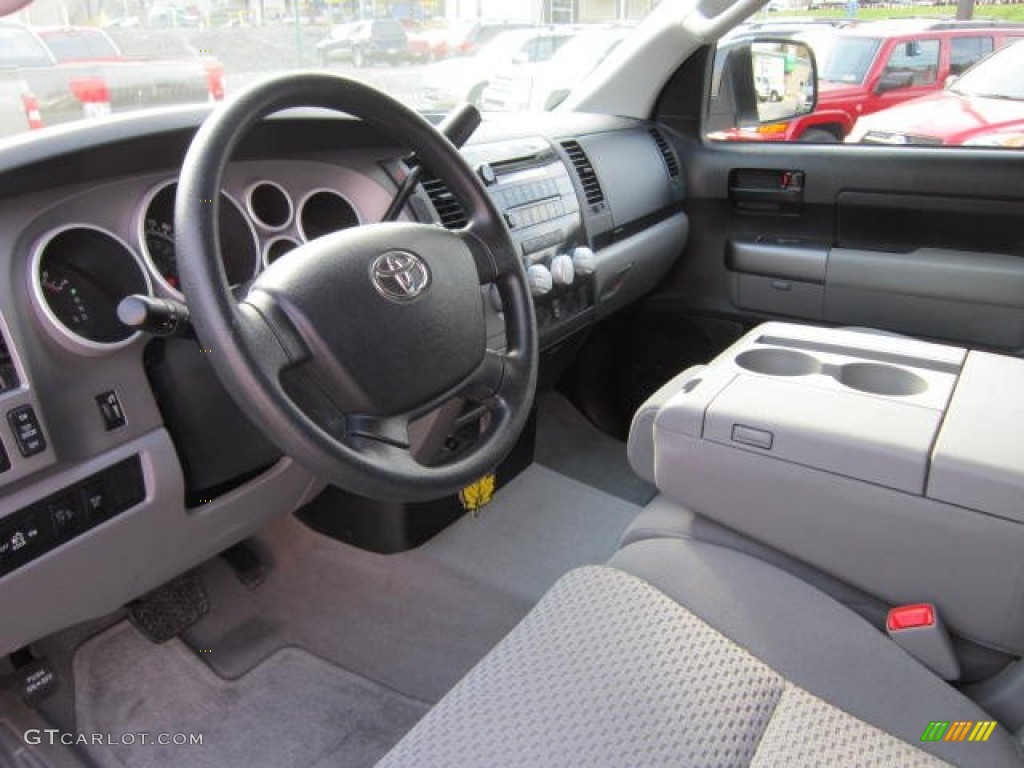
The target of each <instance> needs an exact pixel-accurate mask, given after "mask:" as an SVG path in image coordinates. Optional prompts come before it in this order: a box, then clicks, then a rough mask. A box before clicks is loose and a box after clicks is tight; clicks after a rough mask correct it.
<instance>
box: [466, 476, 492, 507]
mask: <svg viewBox="0 0 1024 768" xmlns="http://www.w3.org/2000/svg"><path fill="white" fill-rule="evenodd" d="M494 486H495V477H494V475H493V474H490V475H484V476H483V477H481V478H480V479H479V480H477V481H476V482H475V483H473V484H472V485H467V486H466V487H465V488H463V489H462V490H461V491H459V501H460V502H461V503H462V508H463V509H465V510H466V511H467V512H472V513H473V514H474V515H475V514H476V513H477V512H478V511H479V510H480V509H481V508H483V507H486V506H487V505H488V504H490V503H491V499H493V498H494Z"/></svg>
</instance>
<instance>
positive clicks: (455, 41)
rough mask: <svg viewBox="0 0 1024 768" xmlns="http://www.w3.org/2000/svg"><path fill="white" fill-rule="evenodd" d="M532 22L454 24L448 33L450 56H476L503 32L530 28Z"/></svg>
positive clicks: (447, 52)
mask: <svg viewBox="0 0 1024 768" xmlns="http://www.w3.org/2000/svg"><path fill="white" fill-rule="evenodd" d="M532 26H533V25H532V24H529V23H526V22H521V21H473V22H469V23H468V24H467V23H463V24H457V25H454V26H453V27H452V28H451V30H450V31H449V34H448V41H447V51H446V54H447V55H449V56H474V55H476V54H477V53H479V52H480V50H481V49H482V48H483V47H484V46H485V45H487V44H488V43H489V42H491V41H492V40H494V38H496V37H497V36H498V35H500V34H501V33H502V32H509V31H511V30H513V29H529V28H530V27H532Z"/></svg>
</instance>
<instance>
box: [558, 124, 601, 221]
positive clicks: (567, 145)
mask: <svg viewBox="0 0 1024 768" xmlns="http://www.w3.org/2000/svg"><path fill="white" fill-rule="evenodd" d="M562 149H564V150H565V153H566V154H567V155H569V160H570V161H571V162H572V165H573V167H574V168H575V169H576V175H577V176H579V179H580V184H582V185H583V194H585V195H586V196H587V203H588V204H589V205H591V206H594V205H599V204H601V203H603V202H604V191H603V190H602V189H601V182H600V181H598V179H597V173H596V172H595V171H594V166H592V165H591V164H590V158H589V157H587V153H586V152H584V151H583V147H581V146H580V143H579V142H578V141H573V140H569V141H563V142H562Z"/></svg>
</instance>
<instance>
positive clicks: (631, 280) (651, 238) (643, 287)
mask: <svg viewBox="0 0 1024 768" xmlns="http://www.w3.org/2000/svg"><path fill="white" fill-rule="evenodd" d="M689 232H690V220H689V218H688V217H687V216H686V214H685V213H677V214H674V215H673V216H671V217H669V218H667V219H665V220H664V221H660V222H658V223H657V224H655V225H654V226H652V227H649V228H648V229H646V230H644V231H643V232H640V233H638V234H636V235H633V236H632V237H628V238H626V239H625V240H620V241H619V242H617V243H613V244H612V245H609V246H608V247H607V248H602V249H601V250H600V251H596V252H595V254H594V257H595V261H596V269H595V271H594V291H595V296H596V297H597V298H596V301H597V315H598V318H603V317H607V316H608V315H610V314H612V313H613V312H615V311H616V310H618V309H621V308H622V307H624V306H625V305H627V304H629V303H631V302H632V301H634V300H635V299H638V298H640V297H641V296H643V295H644V294H645V293H647V292H648V291H651V290H653V289H654V287H655V286H656V285H657V284H658V283H659V282H660V281H661V279H662V278H663V277H664V276H665V275H666V274H667V273H668V271H669V269H671V267H672V265H673V264H674V263H675V261H676V259H677V258H678V257H679V254H680V253H682V251H683V248H684V247H685V246H686V238H687V236H688V235H689Z"/></svg>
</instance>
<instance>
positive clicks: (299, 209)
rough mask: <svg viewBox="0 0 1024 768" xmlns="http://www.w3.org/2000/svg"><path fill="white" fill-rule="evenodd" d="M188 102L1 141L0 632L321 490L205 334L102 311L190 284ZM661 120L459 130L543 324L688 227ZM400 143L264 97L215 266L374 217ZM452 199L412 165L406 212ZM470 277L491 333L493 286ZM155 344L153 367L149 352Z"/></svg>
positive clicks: (532, 122) (165, 570) (166, 571)
mask: <svg viewBox="0 0 1024 768" xmlns="http://www.w3.org/2000/svg"><path fill="white" fill-rule="evenodd" d="M206 112H207V110H206V108H196V109H182V110H172V111H165V112H163V113H159V114H153V115H142V116H134V117H125V118H114V119H111V120H109V121H103V122H102V123H95V124H83V125H81V126H72V127H69V128H63V129H58V130H55V131H53V132H52V133H51V134H50V135H39V136H33V137H30V138H29V139H26V140H24V141H15V142H13V143H12V144H10V145H9V146H6V147H0V275H2V279H0V336H2V337H3V339H4V344H3V346H2V348H0V415H2V418H0V613H2V614H3V615H7V616H12V615H17V616H19V617H22V618H21V620H20V621H18V622H4V623H3V624H2V626H0V652H6V651H10V650H13V649H14V648H17V647H19V646H21V645H24V644H25V643H27V642H30V641H31V640H33V639H35V638H38V637H40V636H42V635H44V634H46V633H49V632H52V631H54V630H56V629H58V628H60V627H62V626H67V625H69V624H71V623H74V622H76V621H80V620H84V619H87V618H91V617H94V616H97V615H101V614H103V613H105V612H109V611H111V610H114V609H116V608H117V607H118V606H120V605H122V604H123V603H124V602H126V601H127V600H129V599H131V598H133V597H135V596H138V595H139V594H141V593H143V592H145V591H146V590H148V589H151V588H153V587H155V586H157V585H159V584H160V583H162V582H163V581H165V580H166V579H168V578H171V577H173V576H174V575H176V574H178V573H180V572H182V571H184V570H185V569H187V568H189V567H191V566H192V565H194V564H196V563H198V562H200V561H202V560H203V559H205V558H207V557H210V556H212V555H213V554H216V553H217V552H218V551H221V550H222V549H224V548H226V547H227V546H230V544H232V543H234V542H236V541H238V540H239V539H241V538H243V537H244V536H246V535H249V534H250V533H252V532H253V531H255V530H258V529H259V528H260V527H261V526H262V525H264V524H265V523H266V522H267V521H269V520H270V519H272V518H273V517H275V516H278V515H281V514H286V513H288V512H290V511H293V510H294V509H295V508H297V507H298V506H299V505H301V504H302V503H303V502H304V501H305V500H307V499H309V498H310V497H312V496H313V495H315V494H316V493H317V492H318V491H319V490H320V487H321V484H320V482H319V481H318V480H317V478H315V477H312V476H311V475H309V474H308V473H306V472H305V470H303V469H302V468H301V467H299V466H297V465H296V464H295V463H294V462H292V461H291V460H289V459H288V458H286V457H281V456H280V455H279V454H278V453H277V452H276V451H275V449H274V448H273V446H272V445H270V443H269V442H267V441H265V440H263V439H262V436H260V435H258V434H256V433H255V430H253V429H252V428H251V426H249V425H248V423H247V421H246V420H245V419H244V417H242V416H241V414H240V413H237V412H235V411H233V410H232V408H233V406H232V404H231V401H230V399H229V398H227V397H226V396H225V395H224V393H223V388H220V389H219V390H218V385H217V384H216V382H214V380H213V379H212V377H211V376H210V375H209V372H208V371H205V370H204V364H203V360H202V355H203V354H209V353H210V351H208V350H203V349H201V347H200V346H199V345H198V344H196V343H195V342H190V341H185V340H176V341H175V342H166V343H165V342H163V341H154V340H151V339H149V338H148V337H145V336H143V335H142V334H139V333H137V332H135V331H133V330H132V329H128V328H125V327H124V326H121V325H120V324H119V322H118V321H117V318H116V313H115V312H114V310H115V308H116V303H117V301H119V300H120V298H122V297H123V295H126V294H127V293H149V294H151V295H154V296H159V297H167V298H174V299H179V300H181V299H184V298H185V297H183V296H182V295H181V294H180V292H179V284H178V281H177V275H176V266H175V261H174V250H173V235H174V232H173V218H172V217H171V216H170V211H171V210H172V209H173V205H172V203H173V191H174V183H175V180H176V168H178V167H179V166H180V163H181V159H182V157H183V156H184V153H185V151H186V149H187V146H188V142H189V140H190V137H191V135H192V134H193V132H194V131H195V129H196V128H197V127H198V125H199V123H200V122H201V120H202V118H203V116H204V115H205V114H206ZM669 138H670V137H667V135H666V133H665V132H664V131H661V130H659V129H657V128H655V127H654V126H652V125H650V124H647V123H643V122H637V121H629V120H622V119H616V118H606V117H599V116H588V115H564V116H547V117H544V118H542V119H541V118H538V116H536V115H533V116H529V117H528V118H522V119H520V118H516V117H515V116H507V117H505V118H503V119H502V120H501V121H500V122H497V121H496V122H485V123H484V125H483V126H482V127H481V129H480V130H479V131H478V133H477V135H476V136H475V137H474V138H473V140H472V141H471V143H470V144H469V145H468V146H467V147H466V149H465V150H464V156H465V157H466V159H467V160H468V161H469V162H470V163H471V164H472V165H473V166H474V167H476V168H477V169H478V171H479V173H480V175H481V178H482V179H483V181H484V183H485V184H486V185H487V186H488V188H489V191H490V192H491V194H492V197H493V198H494V199H495V201H496V202H497V203H498V204H499V207H500V209H501V210H502V211H503V212H504V213H505V215H506V222H507V225H508V226H509V228H510V232H511V233H512V236H513V239H514V240H515V241H516V243H517V245H519V246H520V248H521V252H522V255H523V260H524V265H525V266H527V267H528V268H529V269H530V277H531V285H533V284H534V282H535V281H536V282H537V290H536V291H535V294H536V298H535V304H536V308H537V315H538V319H539V323H540V325H541V337H542V343H544V344H554V343H556V342H557V341H559V340H560V339H562V338H564V337H565V336H567V335H569V334H572V333H575V332H577V331H578V330H580V329H582V328H585V327H587V326H588V325H590V324H592V323H593V322H595V321H596V320H598V319H600V318H601V317H604V316H606V315H607V314H609V313H611V312H613V311H615V310H617V309H619V308H621V307H622V306H625V305H626V304H628V303H630V302H632V301H634V300H635V299H637V298H639V297H640V296H642V295H643V294H644V293H646V292H647V291H649V290H650V289H652V288H653V287H654V285H655V284H656V283H657V282H658V281H659V280H660V279H661V277H663V276H664V274H665V273H666V272H667V271H668V269H669V268H670V266H671V264H672V263H673V261H674V260H675V258H676V257H677V256H678V255H679V253H680V252H681V251H682V249H683V247H684V245H685V240H686V237H687V220H686V216H685V214H684V213H683V211H682V204H683V199H684V190H683V186H682V175H681V173H680V164H681V158H680V157H679V156H678V154H677V153H676V150H675V149H674V148H673V147H672V145H671V143H670V141H669ZM407 154H408V152H407V150H406V149H405V148H403V147H400V146H395V145H393V144H391V143H389V142H388V141H387V140H386V138H384V139H382V137H381V133H380V132H377V131H373V130H371V129H369V128H368V127H367V126H365V125H363V124H361V123H359V122H357V121H354V120H351V119H348V118H344V117H338V116H325V115H323V114H319V113H316V114H313V113H310V114H303V113H298V114H295V113H289V114H288V115H286V116H282V117H275V118H271V119H270V120H267V121H265V123H264V124H262V125H260V126H259V127H258V128H257V129H255V130H254V131H253V132H252V135H251V136H250V137H249V138H248V139H247V140H246V141H245V142H244V143H243V145H242V146H241V148H240V149H239V152H238V153H237V155H236V157H235V158H234V159H233V161H232V163H231V164H230V165H229V167H228V171H227V174H226V177H225V180H224V186H223V192H222V198H221V203H220V211H221V214H220V215H221V217H222V219H221V220H222V245H223V250H224V258H225V269H226V272H227V274H228V275H229V277H230V279H231V280H232V282H234V283H237V284H239V285H240V286H241V288H240V290H244V285H245V283H246V282H247V281H248V280H250V279H251V278H253V277H254V276H255V274H257V272H258V271H259V270H260V269H261V268H263V267H264V266H265V265H266V264H268V263H269V262H270V261H272V260H274V259H276V258H280V257H281V256H283V255H284V254H285V253H286V252H287V250H289V249H290V248H292V247H295V246H297V245H298V244H300V243H302V242H305V241H307V240H309V239H313V238H315V237H317V236H319V235H321V234H325V233H327V232H330V231H334V230H336V229H341V228H345V227H349V226H357V225H359V224H361V223H368V222H373V221H377V220H379V219H380V217H381V216H382V214H383V213H384V211H385V210H386V209H387V206H388V204H389V202H390V201H391V198H392V195H393V194H394V191H395V188H396V183H397V181H399V180H400V179H401V177H402V175H403V174H404V172H405V166H404V165H403V159H404V158H405V157H406V156H407ZM428 170H429V169H428ZM459 207H460V204H459V202H458V201H456V200H454V199H452V198H451V196H450V195H449V194H448V193H447V190H445V189H443V187H440V186H439V185H438V183H437V182H436V181H433V180H429V179H428V180H427V182H426V183H425V184H424V185H423V186H422V188H421V189H420V190H419V191H418V192H417V194H416V195H414V197H413V198H412V200H411V201H410V205H409V206H408V208H407V210H406V213H405V215H406V216H407V217H409V218H414V219H418V220H421V221H433V222H436V223H437V224H439V225H441V226H448V227H451V228H457V227H458V226H460V220H459ZM481 300H482V301H483V302H484V304H485V307H486V308H487V310H488V318H489V335H490V343H491V344H492V345H493V346H500V344H501V343H502V332H501V315H500V304H499V303H497V302H496V301H495V300H494V297H491V296H489V295H488V294H487V293H486V292H484V294H483V295H482V296H481ZM172 343H173V344H177V345H180V346H177V347H174V348H172V346H171V344H172ZM178 358H181V359H178ZM169 359H171V360H174V361H176V362H174V365H175V366H176V367H174V368H173V369H172V371H171V373H167V372H166V371H165V372H164V374H161V375H158V374H155V373H154V370H157V366H158V365H163V364H167V361H168V360H169ZM207 367H208V366H207ZM26 414H29V415H30V417H26ZM26 419H28V424H27V426H26ZM19 430H21V431H19ZM26 441H27V442H26ZM26 445H28V447H29V450H26ZM197 451H198V452H197ZM124 467H130V469H124ZM97 483H99V484H98V485H97ZM126 484H127V485H126ZM97 488H99V489H100V491H101V493H99V492H98V491H97ZM98 493H99V495H102V496H103V497H104V499H108V500H109V503H108V502H107V501H102V500H101V501H97V494H98ZM100 503H102V504H103V505H104V506H103V508H102V509H100V508H98V507H96V505H97V504H100ZM90 504H92V505H93V506H92V507H90ZM48 597H49V598H59V599H46V598H48Z"/></svg>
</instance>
